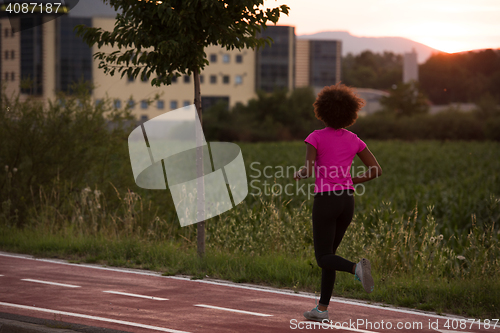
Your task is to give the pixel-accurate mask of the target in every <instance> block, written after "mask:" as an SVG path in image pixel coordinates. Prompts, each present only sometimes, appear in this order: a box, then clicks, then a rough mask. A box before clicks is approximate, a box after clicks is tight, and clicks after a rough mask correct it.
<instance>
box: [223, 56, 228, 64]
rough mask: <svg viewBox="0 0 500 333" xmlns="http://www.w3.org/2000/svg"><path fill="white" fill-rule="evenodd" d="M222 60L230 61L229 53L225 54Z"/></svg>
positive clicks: (224, 61) (226, 62)
mask: <svg viewBox="0 0 500 333" xmlns="http://www.w3.org/2000/svg"><path fill="white" fill-rule="evenodd" d="M222 62H223V63H225V64H228V63H229V54H224V55H223V56H222Z"/></svg>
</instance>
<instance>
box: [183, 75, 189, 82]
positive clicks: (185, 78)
mask: <svg viewBox="0 0 500 333" xmlns="http://www.w3.org/2000/svg"><path fill="white" fill-rule="evenodd" d="M190 81H191V78H190V77H189V76H187V75H184V83H189V82H190Z"/></svg>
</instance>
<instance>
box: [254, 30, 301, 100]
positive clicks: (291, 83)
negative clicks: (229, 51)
mask: <svg viewBox="0 0 500 333" xmlns="http://www.w3.org/2000/svg"><path fill="white" fill-rule="evenodd" d="M260 36H261V37H264V38H266V37H271V38H272V39H273V41H274V42H273V44H272V46H265V47H263V48H261V49H260V50H258V51H257V54H256V64H255V66H256V67H255V72H256V82H255V83H256V85H255V89H256V90H263V91H265V92H272V91H273V90H275V89H287V90H293V89H294V87H295V28H294V27H290V26H269V27H267V29H264V30H262V32H261V34H260Z"/></svg>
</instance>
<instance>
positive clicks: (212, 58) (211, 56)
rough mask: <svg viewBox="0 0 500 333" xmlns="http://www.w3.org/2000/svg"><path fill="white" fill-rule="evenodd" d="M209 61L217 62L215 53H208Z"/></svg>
mask: <svg viewBox="0 0 500 333" xmlns="http://www.w3.org/2000/svg"><path fill="white" fill-rule="evenodd" d="M210 62H217V54H214V53H212V54H211V55H210Z"/></svg>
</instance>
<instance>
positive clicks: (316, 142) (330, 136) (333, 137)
mask: <svg viewBox="0 0 500 333" xmlns="http://www.w3.org/2000/svg"><path fill="white" fill-rule="evenodd" d="M304 141H305V142H307V143H309V144H311V145H313V146H314V148H316V150H317V154H316V162H315V168H314V174H315V176H316V184H315V185H316V186H315V187H314V192H315V193H317V192H328V191H337V190H344V189H353V190H354V187H353V186H352V178H351V172H350V171H351V170H350V169H351V165H352V160H353V159H354V156H356V154H357V153H359V152H360V151H362V150H363V149H365V147H366V144H365V143H364V142H363V141H362V140H361V139H360V138H358V136H357V135H356V134H354V133H352V132H350V131H348V130H346V129H339V130H336V129H333V128H331V127H326V128H323V129H320V130H316V131H314V132H312V133H311V134H309V136H308V137H307V138H306V139H305V140H304Z"/></svg>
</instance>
